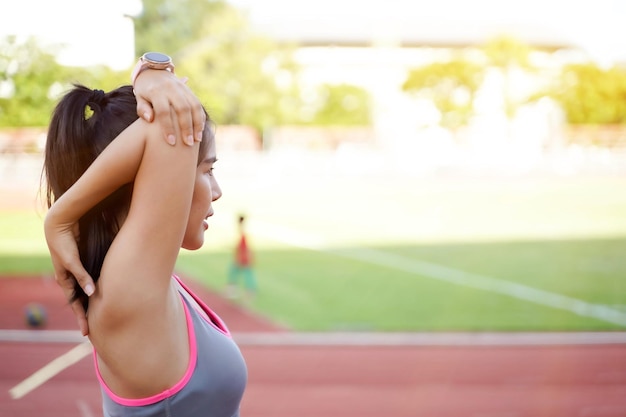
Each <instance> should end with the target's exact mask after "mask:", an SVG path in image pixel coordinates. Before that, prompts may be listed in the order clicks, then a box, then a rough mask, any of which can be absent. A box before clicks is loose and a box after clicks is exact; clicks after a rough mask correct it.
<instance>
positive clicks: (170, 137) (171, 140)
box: [167, 135, 176, 146]
mask: <svg viewBox="0 0 626 417" xmlns="http://www.w3.org/2000/svg"><path fill="white" fill-rule="evenodd" d="M167 143H169V144H170V145H172V146H174V145H176V136H174V135H168V136H167Z"/></svg>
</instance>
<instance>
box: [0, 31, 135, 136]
mask: <svg viewBox="0 0 626 417" xmlns="http://www.w3.org/2000/svg"><path fill="white" fill-rule="evenodd" d="M54 52H55V47H54V46H48V47H46V50H45V51H44V50H43V49H42V48H41V47H40V46H39V45H38V43H37V41H36V40H35V39H34V38H29V39H26V40H18V39H17V38H16V37H15V36H9V37H6V38H3V39H0V126H2V127H7V126H10V127H25V126H46V125H47V124H48V122H49V121H50V115H51V113H52V109H53V108H54V106H55V104H56V101H57V99H58V97H59V96H60V94H62V93H63V92H64V90H66V89H68V88H69V87H70V85H71V83H73V82H77V81H78V80H80V82H81V83H83V84H86V85H90V84H91V83H95V82H96V80H97V84H98V85H103V84H107V86H110V87H111V88H112V87H114V86H117V85H119V84H120V82H121V79H122V76H121V75H120V73H116V72H114V71H112V70H110V69H108V68H106V67H98V68H74V67H66V66H63V65H60V64H58V63H57V62H56V60H55V56H54ZM126 78H127V73H126V72H124V79H126Z"/></svg>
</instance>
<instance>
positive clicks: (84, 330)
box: [71, 300, 89, 336]
mask: <svg viewBox="0 0 626 417" xmlns="http://www.w3.org/2000/svg"><path fill="white" fill-rule="evenodd" d="M71 306H72V311H73V312H74V315H75V316H76V320H77V321H78V328H79V329H80V333H81V334H82V335H83V336H87V335H88V334H89V324H88V323H87V314H86V313H85V309H84V308H83V305H82V304H81V302H80V301H79V300H74V301H73V302H72V304H71Z"/></svg>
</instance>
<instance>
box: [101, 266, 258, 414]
mask: <svg viewBox="0 0 626 417" xmlns="http://www.w3.org/2000/svg"><path fill="white" fill-rule="evenodd" d="M174 279H176V281H177V283H178V284H179V292H180V293H181V297H182V299H183V306H184V308H185V315H186V317H187V331H188V334H189V346H190V360H189V366H188V368H187V371H186V372H185V375H184V376H183V378H182V379H181V380H180V381H178V382H177V383H176V384H175V385H174V386H173V387H171V388H170V389H168V390H165V391H163V392H162V393H160V394H156V395H154V396H152V397H148V398H140V399H128V398H121V397H119V396H117V395H115V394H114V393H113V392H112V391H111V390H110V389H109V388H108V387H107V385H106V383H105V382H104V380H103V379H102V376H101V375H100V370H99V369H98V362H97V360H95V359H96V354H95V351H94V362H95V366H96V374H97V376H98V379H99V381H100V387H101V391H102V403H103V411H104V417H238V416H239V404H240V402H241V398H242V396H243V392H244V389H245V386H246V382H247V377H248V374H247V369H246V364H245V362H244V360H243V356H242V355H241V352H240V351H239V348H238V347H237V345H236V344H235V342H234V341H233V340H232V337H231V334H230V332H229V331H228V329H227V327H226V325H225V324H224V322H223V321H222V320H221V319H220V318H219V317H218V316H217V315H216V314H215V313H214V312H213V311H211V309H210V308H209V307H208V306H207V305H206V304H204V303H203V302H202V301H201V300H200V299H198V298H197V297H196V296H195V295H194V294H193V293H192V292H191V291H190V290H189V288H188V287H186V286H185V285H184V284H183V283H182V282H181V281H180V280H179V279H178V277H174Z"/></svg>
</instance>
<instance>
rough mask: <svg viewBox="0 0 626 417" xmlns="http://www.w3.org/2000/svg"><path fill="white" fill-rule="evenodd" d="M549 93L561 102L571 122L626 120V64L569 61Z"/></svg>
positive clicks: (616, 122)
mask: <svg viewBox="0 0 626 417" xmlns="http://www.w3.org/2000/svg"><path fill="white" fill-rule="evenodd" d="M547 95H549V96H550V97H552V98H553V99H554V100H556V101H557V102H558V103H559V104H560V105H561V107H562V108H563V111H564V112H565V116H566V119H567V121H568V122H569V123H571V124H626V68H624V67H618V66H614V67H612V68H609V69H603V68H600V67H598V66H597V65H595V64H593V63H587V64H572V65H567V66H565V67H564V68H563V70H562V72H561V74H560V77H559V79H558V80H557V82H556V83H555V85H554V86H553V87H552V89H551V90H550V91H548V92H547Z"/></svg>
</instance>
